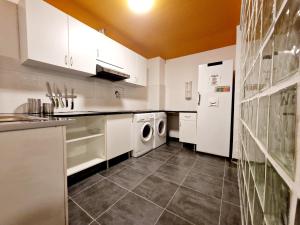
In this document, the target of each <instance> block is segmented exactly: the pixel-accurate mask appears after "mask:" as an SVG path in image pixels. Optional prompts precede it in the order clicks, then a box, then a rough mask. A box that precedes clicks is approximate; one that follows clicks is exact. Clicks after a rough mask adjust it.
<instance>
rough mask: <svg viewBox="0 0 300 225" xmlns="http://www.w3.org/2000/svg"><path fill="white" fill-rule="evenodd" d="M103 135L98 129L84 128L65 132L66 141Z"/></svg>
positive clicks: (70, 141)
mask: <svg viewBox="0 0 300 225" xmlns="http://www.w3.org/2000/svg"><path fill="white" fill-rule="evenodd" d="M101 136H104V134H103V133H100V131H99V130H86V131H76V132H70V133H67V141H66V142H67V143H73V142H77V141H82V140H87V139H91V138H95V137H101Z"/></svg>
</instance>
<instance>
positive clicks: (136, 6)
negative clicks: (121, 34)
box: [128, 0, 154, 14]
mask: <svg viewBox="0 0 300 225" xmlns="http://www.w3.org/2000/svg"><path fill="white" fill-rule="evenodd" d="M153 4H154V0H128V6H129V8H130V9H131V10H132V11H133V12H135V13H138V14H142V13H147V12H149V11H150V10H151V8H152V7H153Z"/></svg>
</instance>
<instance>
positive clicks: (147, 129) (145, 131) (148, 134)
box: [141, 123, 153, 142]
mask: <svg viewBox="0 0 300 225" xmlns="http://www.w3.org/2000/svg"><path fill="white" fill-rule="evenodd" d="M152 136H153V128H152V126H151V124H150V123H144V125H143V126H142V129H141V139H142V141H143V142H148V141H150V140H151V138H152Z"/></svg>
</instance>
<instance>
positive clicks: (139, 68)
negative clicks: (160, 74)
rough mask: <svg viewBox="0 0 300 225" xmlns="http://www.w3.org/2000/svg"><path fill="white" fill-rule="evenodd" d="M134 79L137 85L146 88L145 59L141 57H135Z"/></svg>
mask: <svg viewBox="0 0 300 225" xmlns="http://www.w3.org/2000/svg"><path fill="white" fill-rule="evenodd" d="M136 77H137V84H138V85H140V86H147V59H145V58H144V57H143V56H141V55H138V54H137V55H136Z"/></svg>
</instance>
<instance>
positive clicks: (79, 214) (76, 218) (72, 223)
mask: <svg viewBox="0 0 300 225" xmlns="http://www.w3.org/2000/svg"><path fill="white" fill-rule="evenodd" d="M68 209H69V225H88V224H90V222H92V221H93V219H92V218H91V217H89V216H88V215H87V214H86V213H85V212H84V211H82V210H81V209H80V208H79V207H78V206H77V205H76V204H75V203H74V202H72V201H71V200H69V202H68Z"/></svg>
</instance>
